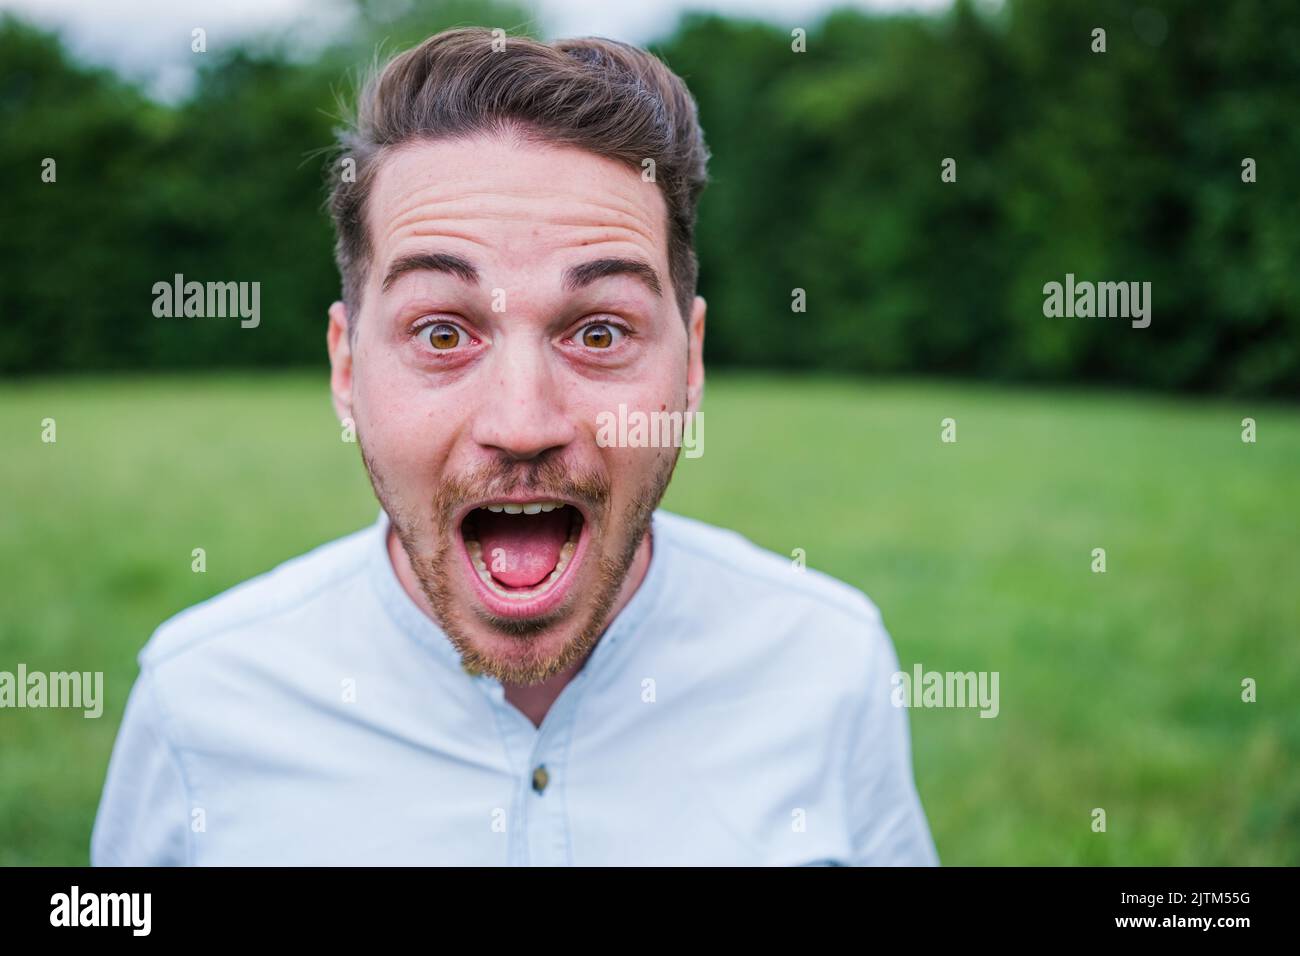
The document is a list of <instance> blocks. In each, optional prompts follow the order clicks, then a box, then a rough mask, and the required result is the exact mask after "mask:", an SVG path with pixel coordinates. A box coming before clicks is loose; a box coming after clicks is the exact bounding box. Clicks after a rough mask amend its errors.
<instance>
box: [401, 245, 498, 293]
mask: <svg viewBox="0 0 1300 956" xmlns="http://www.w3.org/2000/svg"><path fill="white" fill-rule="evenodd" d="M408 272H446V273H448V274H450V275H454V276H456V277H457V278H459V279H461V280H463V281H465V282H468V283H471V284H472V285H477V284H478V270H477V269H475V268H474V264H473V263H472V262H470V261H469V260H468V259H463V258H461V257H460V256H457V255H453V254H452V253H450V252H414V253H411V254H410V255H405V256H401V257H399V258H397V259H394V260H393V264H392V265H390V266H389V267H388V274H387V275H385V276H384V286H383V289H384V291H385V292H387V291H388V290H389V289H391V288H392V287H393V283H394V282H396V281H397V280H398V279H400V278H401V277H402V276H404V275H406V274H407V273H408Z"/></svg>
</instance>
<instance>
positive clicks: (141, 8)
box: [0, 0, 949, 99]
mask: <svg viewBox="0 0 1300 956" xmlns="http://www.w3.org/2000/svg"><path fill="white" fill-rule="evenodd" d="M391 2H394V3H409V2H415V0H391ZM948 4H949V0H840V2H833V0H630V2H629V0H522V5H524V6H526V7H528V8H529V9H531V10H533V11H534V17H535V19H536V22H537V23H538V25H539V26H540V28H541V29H540V32H541V33H542V35H543V36H548V37H562V36H581V35H590V34H596V35H600V36H608V37H612V38H614V39H619V40H627V41H629V42H633V43H645V42H647V41H649V40H653V39H655V38H656V37H658V36H661V35H663V34H665V33H667V32H668V31H669V30H671V29H672V26H673V24H674V23H675V22H676V20H677V17H678V16H679V15H680V14H681V13H682V12H683V11H685V10H712V11H715V12H719V13H725V14H734V15H744V16H753V17H762V18H764V19H770V20H772V21H774V22H777V23H782V24H788V25H789V26H791V27H795V26H801V25H805V24H810V23H813V22H815V21H816V20H817V19H819V18H820V17H821V16H822V15H823V14H824V13H826V12H827V11H828V10H830V9H832V8H834V7H839V6H852V7H860V8H863V9H875V10H934V9H939V8H943V7H946V6H948ZM347 9H348V6H347V4H346V2H345V0H188V2H187V0H0V11H4V10H9V11H13V12H16V13H19V14H21V15H22V16H24V17H25V18H27V19H29V20H32V21H34V22H36V23H38V24H40V25H42V26H45V27H50V28H57V29H58V30H59V31H60V32H61V33H62V34H63V36H64V39H65V42H66V43H67V44H68V46H69V47H70V48H71V49H72V50H73V52H74V53H75V54H76V55H77V56H78V57H79V58H81V59H83V60H86V61H89V62H92V63H97V64H102V65H105V66H110V67H112V68H113V69H115V70H117V71H118V72H119V73H122V74H123V75H124V76H128V77H130V78H132V79H135V80H139V81H141V82H143V83H144V84H145V85H146V87H147V88H149V89H150V90H151V91H152V92H153V93H154V95H156V96H159V97H162V98H164V99H169V98H172V97H175V96H178V95H180V94H182V93H183V92H184V90H185V89H186V88H187V86H188V82H189V77H190V71H191V69H192V66H193V62H194V61H193V56H192V54H191V52H190V34H191V31H192V30H193V29H194V28H195V27H202V28H203V29H204V30H205V31H206V32H207V37H208V46H209V48H210V49H211V48H212V47H213V46H214V45H215V44H218V43H220V42H221V40H222V38H223V37H229V38H232V39H234V38H242V37H246V36H248V35H251V34H257V33H261V32H265V31H267V30H274V31H283V30H291V31H292V33H293V36H294V38H295V40H296V41H298V42H301V43H302V44H303V46H304V47H307V48H310V47H311V46H313V45H315V44H318V43H321V42H323V41H325V40H326V39H327V38H328V37H330V36H331V35H332V34H334V33H336V32H337V31H340V30H342V29H345V28H346V25H347V16H348V14H347ZM485 26H491V24H485ZM502 26H507V27H508V26H511V25H510V24H503V25H502Z"/></svg>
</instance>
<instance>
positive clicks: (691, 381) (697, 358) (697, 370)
mask: <svg viewBox="0 0 1300 956" xmlns="http://www.w3.org/2000/svg"><path fill="white" fill-rule="evenodd" d="M707 306H708V303H706V302H705V301H704V299H703V298H701V297H700V296H698V295H697V296H696V297H695V304H694V306H693V307H692V308H691V321H690V327H689V328H688V329H687V330H686V337H687V345H686V347H687V352H686V407H687V408H688V409H690V410H691V411H692V412H697V411H699V410H700V399H701V398H703V397H704V311H705V309H706V308H707Z"/></svg>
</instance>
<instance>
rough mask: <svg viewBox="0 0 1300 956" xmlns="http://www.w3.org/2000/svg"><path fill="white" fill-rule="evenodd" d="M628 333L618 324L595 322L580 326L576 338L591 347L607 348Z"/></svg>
mask: <svg viewBox="0 0 1300 956" xmlns="http://www.w3.org/2000/svg"><path fill="white" fill-rule="evenodd" d="M626 334H627V333H625V332H624V331H623V330H622V329H621V328H619V327H618V326H617V325H611V324H610V323H608V322H593V323H591V324H590V325H584V326H583V327H582V328H580V329H579V330H578V331H577V333H576V334H575V336H574V338H576V339H577V340H578V341H579V342H581V343H582V344H583V345H585V346H586V347H587V348H589V349H607V348H611V347H612V346H613V345H614V344H615V343H617V342H618V341H619V340H620V339H621V338H622V337H623V336H624V335H626Z"/></svg>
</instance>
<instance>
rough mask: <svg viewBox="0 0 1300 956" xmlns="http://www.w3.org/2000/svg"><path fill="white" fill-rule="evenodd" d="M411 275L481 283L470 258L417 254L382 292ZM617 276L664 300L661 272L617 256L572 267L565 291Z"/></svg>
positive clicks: (393, 272)
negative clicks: (439, 274) (434, 274)
mask: <svg viewBox="0 0 1300 956" xmlns="http://www.w3.org/2000/svg"><path fill="white" fill-rule="evenodd" d="M408 272H443V273H446V274H448V275H454V276H456V277H457V278H458V279H460V280H462V281H463V282H468V283H470V284H471V285H477V284H478V281H479V274H478V269H476V268H475V267H474V264H473V263H472V262H470V261H469V260H468V259H465V258H463V257H461V256H458V255H455V254H453V253H450V252H415V253H411V254H410V255H405V256H401V257H399V258H398V259H395V260H393V264H392V265H390V266H389V267H388V273H387V275H385V276H384V285H383V290H384V291H385V292H387V291H388V290H389V289H391V288H392V287H393V283H395V282H396V281H397V280H398V279H400V278H401V277H402V276H404V275H406V274H407V273H408ZM617 275H627V276H632V277H633V278H636V279H639V280H640V281H641V282H643V283H644V284H645V286H646V287H647V288H648V289H649V290H650V291H651V292H653V293H654V294H655V295H656V296H658V297H660V298H662V297H663V283H662V282H660V281H659V273H658V272H656V271H655V270H654V267H653V266H651V265H650V264H649V263H647V262H644V261H642V260H640V259H626V258H621V257H617V256H613V257H606V258H603V259H593V260H592V261H591V262H584V263H582V264H581V265H577V266H570V267H569V268H568V269H566V270H565V272H564V288H565V289H566V290H568V291H570V292H574V291H577V290H578V289H581V288H583V287H585V286H589V285H591V284H592V283H593V282H595V281H596V280H598V279H604V278H606V277H607V276H617Z"/></svg>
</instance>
